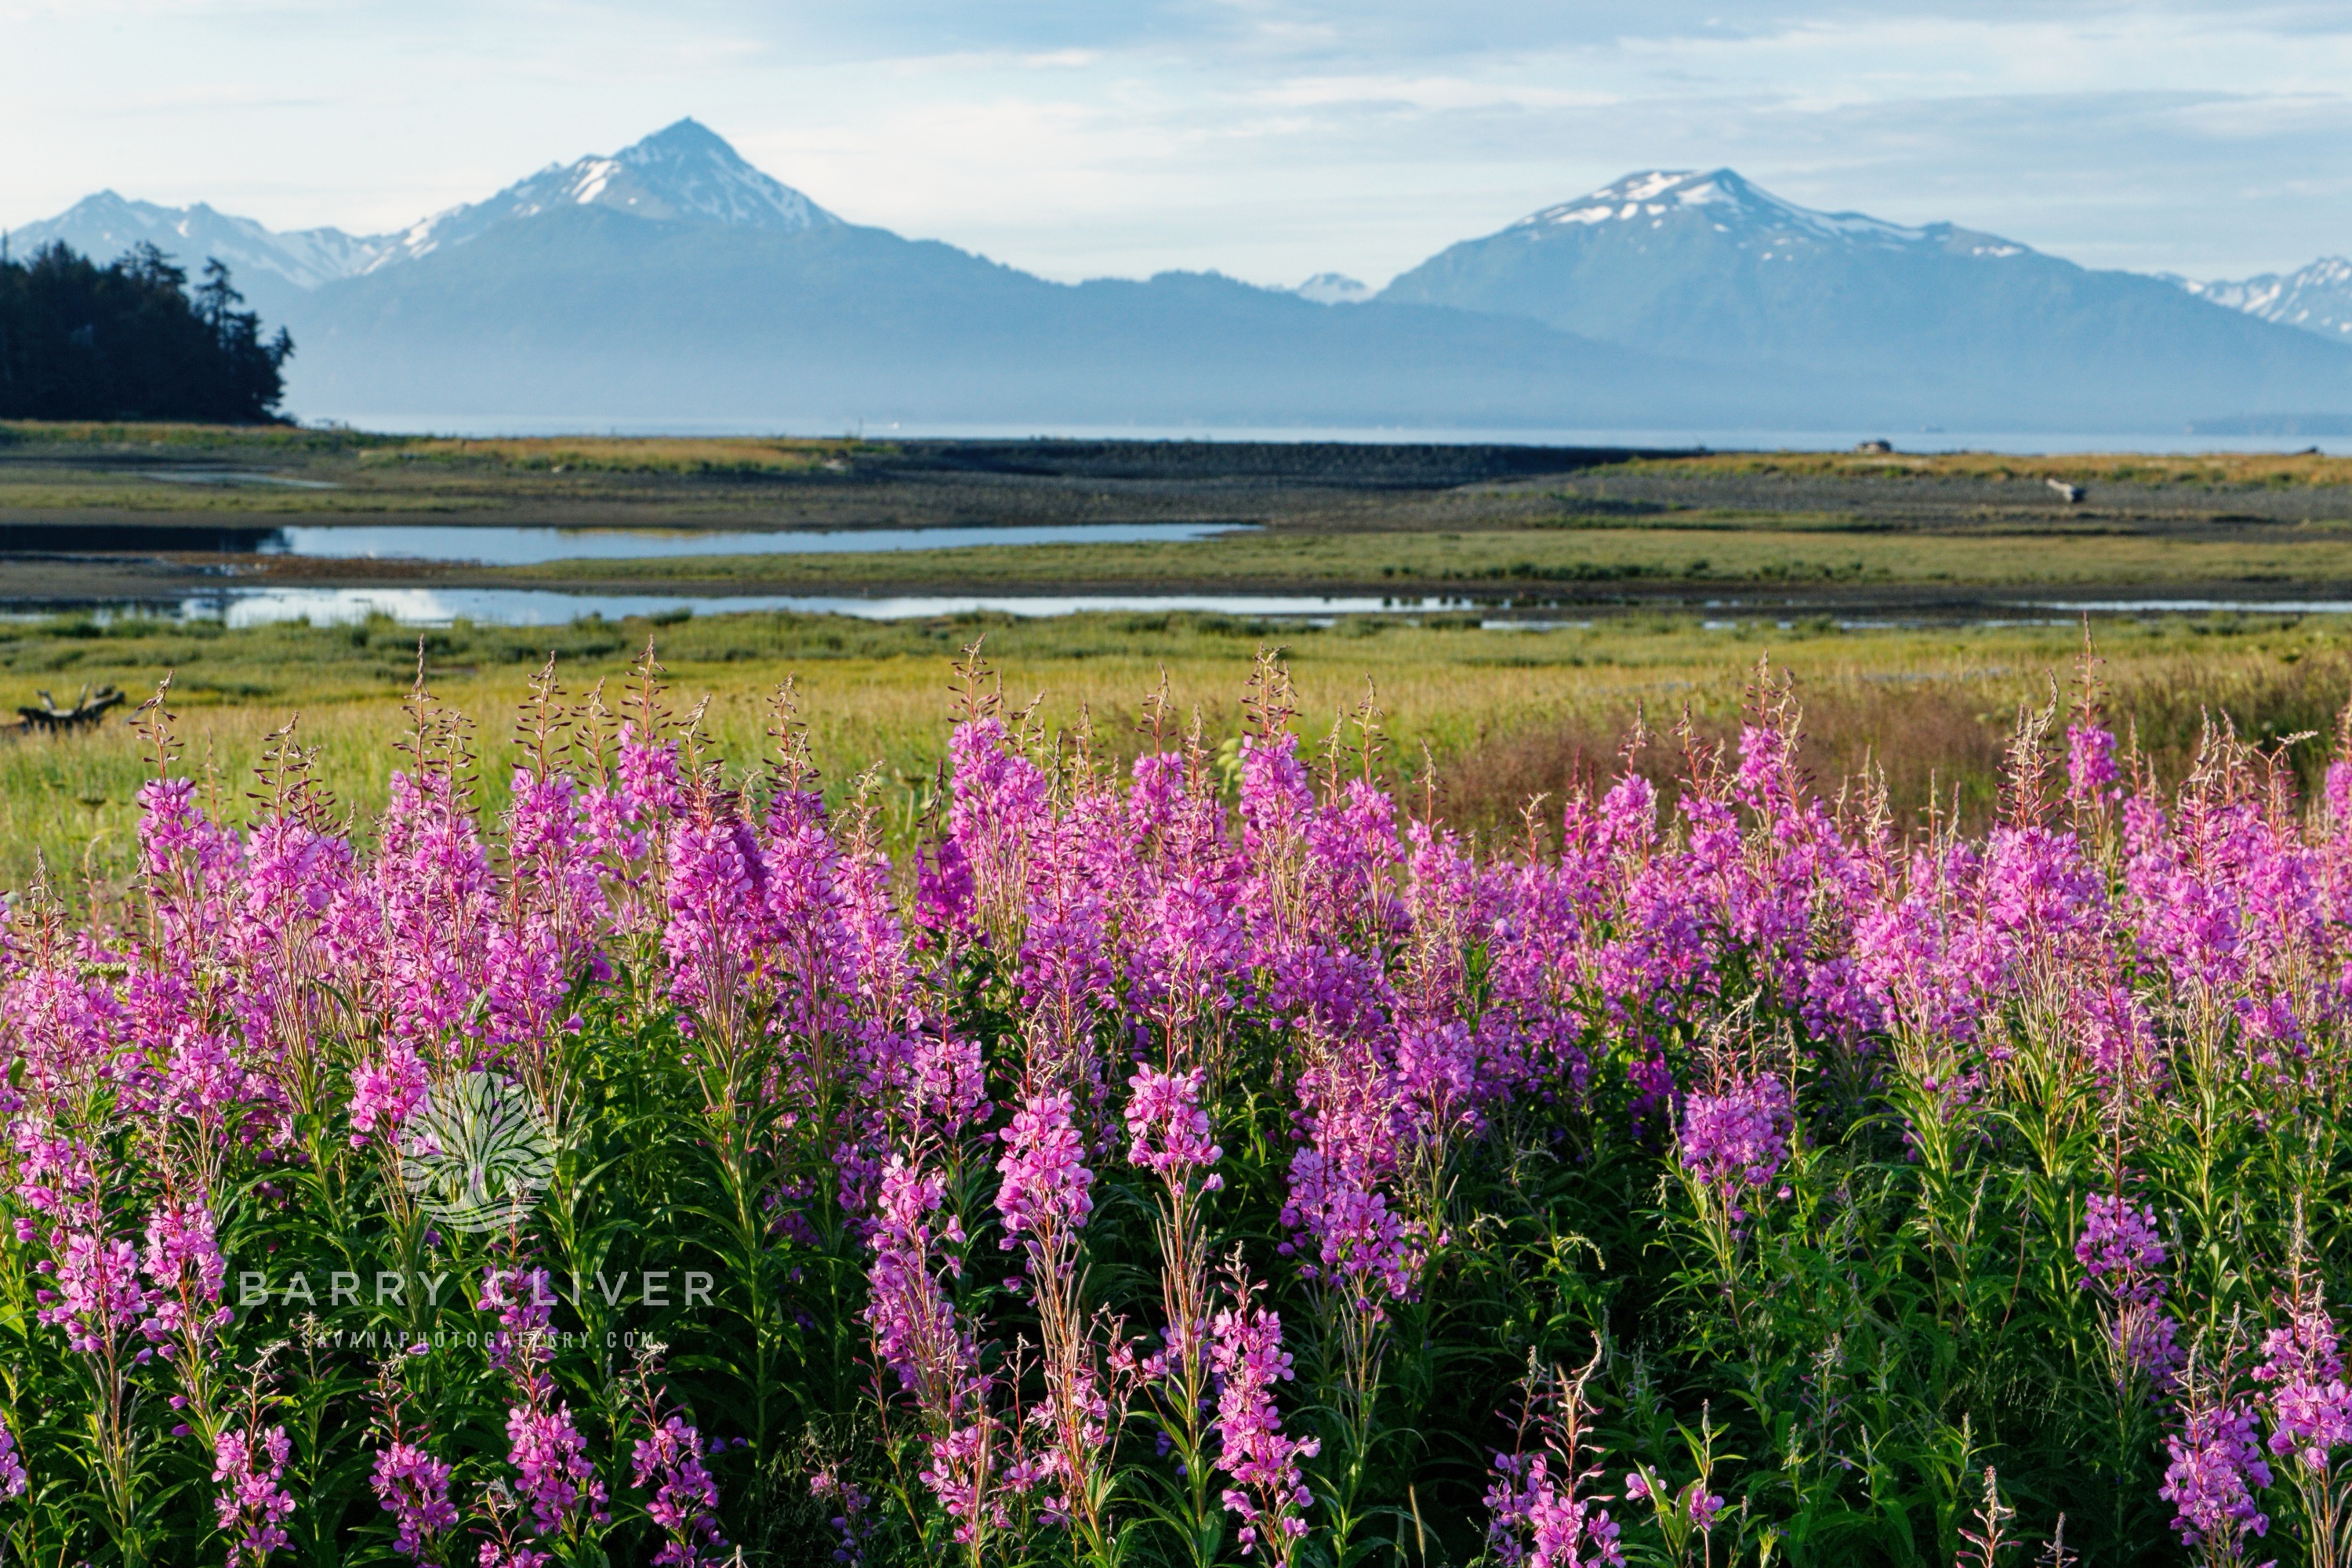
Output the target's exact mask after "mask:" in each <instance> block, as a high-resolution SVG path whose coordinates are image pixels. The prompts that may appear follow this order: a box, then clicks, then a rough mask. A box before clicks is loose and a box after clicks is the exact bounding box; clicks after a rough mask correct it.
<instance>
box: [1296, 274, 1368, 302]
mask: <svg viewBox="0 0 2352 1568" xmlns="http://www.w3.org/2000/svg"><path fill="white" fill-rule="evenodd" d="M1291 292H1292V293H1294V294H1296V295H1297V296H1298V297H1299V298H1300V299H1302V300H1313V301H1315V303H1317V304H1318V305H1360V304H1362V303H1363V302H1364V301H1365V300H1369V299H1370V298H1371V297H1372V290H1371V289H1370V287H1369V286H1367V285H1365V284H1363V283H1360V282H1358V281H1357V280H1356V279H1353V278H1350V277H1349V276H1348V275H1347V274H1346V273H1344V272H1318V273H1317V274H1316V275H1315V276H1314V277H1312V278H1309V279H1307V281H1306V282H1304V283H1301V284H1300V285H1299V286H1298V287H1297V288H1296V289H1292V290H1291Z"/></svg>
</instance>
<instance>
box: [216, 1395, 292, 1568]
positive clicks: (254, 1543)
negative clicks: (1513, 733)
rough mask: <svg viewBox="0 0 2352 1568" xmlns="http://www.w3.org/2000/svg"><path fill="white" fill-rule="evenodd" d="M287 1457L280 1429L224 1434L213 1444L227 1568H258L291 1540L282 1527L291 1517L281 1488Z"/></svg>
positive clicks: (288, 1451) (283, 1432) (289, 1449)
mask: <svg viewBox="0 0 2352 1568" xmlns="http://www.w3.org/2000/svg"><path fill="white" fill-rule="evenodd" d="M292 1452H293V1446H292V1444H290V1443H289V1442H288V1441H287V1437H286V1428H285V1427H283V1426H272V1427H270V1428H269V1429H268V1430H267V1431H257V1430H255V1429H253V1428H251V1427H247V1428H245V1429H243V1430H231V1431H226V1432H223V1433H222V1434H221V1435H220V1437H219V1439H218V1440H217V1441H215V1443H214V1445H213V1481H214V1483H215V1485H216V1486H217V1487H218V1488H219V1494H218V1500H217V1503H216V1511H217V1513H218V1515H219V1518H220V1527H221V1530H222V1531H223V1532H225V1533H226V1535H227V1536H228V1538H229V1556H228V1560H229V1563H230V1568H239V1565H241V1564H253V1565H255V1568H258V1565H259V1564H260V1563H265V1562H267V1561H268V1557H269V1554H270V1553H271V1552H276V1551H278V1550H279V1549H280V1548H282V1547H284V1546H286V1545H287V1544H288V1543H289V1541H290V1540H291V1539H292V1538H291V1537H289V1535H288V1534H287V1533H286V1530H285V1528H284V1526H285V1521H286V1519H287V1517H288V1516H289V1515H290V1514H291V1513H293V1511H294V1498H293V1495H292V1494H291V1493H289V1491H287V1490H286V1489H285V1487H284V1486H283V1485H282V1484H281V1482H282V1479H283V1478H284V1476H285V1473H286V1461H287V1458H289V1456H290V1455H291V1454H292Z"/></svg>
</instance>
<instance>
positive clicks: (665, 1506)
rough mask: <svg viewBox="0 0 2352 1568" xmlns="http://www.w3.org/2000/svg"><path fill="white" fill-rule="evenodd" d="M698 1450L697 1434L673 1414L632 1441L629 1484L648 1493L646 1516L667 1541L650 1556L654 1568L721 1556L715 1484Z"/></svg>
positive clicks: (686, 1566)
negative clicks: (649, 1497)
mask: <svg viewBox="0 0 2352 1568" xmlns="http://www.w3.org/2000/svg"><path fill="white" fill-rule="evenodd" d="M702 1447H703V1445H702V1436H701V1434H700V1433H698V1432H697V1431H696V1430H695V1429H694V1428H693V1427H692V1426H688V1424H687V1422H686V1421H685V1419H684V1418H683V1417H680V1416H677V1415H672V1416H669V1417H668V1418H667V1419H666V1420H664V1421H663V1422H662V1424H661V1425H660V1426H656V1427H655V1428H653V1429H652V1431H651V1432H650V1433H649V1434H648V1435H647V1436H643V1437H640V1438H638V1439H637V1440H636V1443H635V1448H634V1450H633V1453H632V1457H631V1459H630V1468H629V1484H630V1485H631V1486H633V1487H635V1488H636V1489H638V1490H639V1491H641V1492H649V1493H651V1494H652V1498H651V1500H650V1501H648V1502H647V1503H646V1516H647V1517H648V1518H650V1519H651V1520H652V1521H654V1522H655V1523H656V1524H657V1525H659V1526H661V1528H662V1531H663V1533H664V1534H666V1535H667V1537H668V1539H667V1541H665V1542H663V1543H662V1548H661V1550H660V1551H658V1552H655V1553H654V1555H653V1559H652V1561H653V1563H654V1564H655V1568H696V1565H697V1564H700V1563H717V1562H719V1560H720V1558H721V1557H722V1556H723V1555H724V1554H725V1552H726V1550H727V1542H725V1541H724V1540H722V1539H721V1538H720V1536H719V1512H718V1510H719V1483H718V1482H716V1481H714V1480H712V1479H710V1472H709V1469H707V1468H704V1466H703V1463H702Z"/></svg>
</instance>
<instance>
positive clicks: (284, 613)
mask: <svg viewBox="0 0 2352 1568" xmlns="http://www.w3.org/2000/svg"><path fill="white" fill-rule="evenodd" d="M1451 603H1452V602H1451V601H1449V600H1446V599H1442V598H1403V597H1399V598H1381V597H1378V596H1372V595H1356V596H1346V595H1307V594H1291V595H1283V594H913V595H887V596H883V595H877V596H873V597H866V596H862V595H847V594H844V595H807V594H729V595H690V594H565V593H559V592H556V591H554V590H551V589H543V588H298V587H287V588H232V589H226V590H223V591H217V592H208V593H203V594H192V595H187V596H186V597H184V598H183V599H181V600H179V601H177V602H176V603H172V604H165V605H150V606H146V610H147V613H150V614H152V613H157V612H159V611H160V612H161V613H163V614H166V615H171V616H178V617H181V618H184V619H191V620H193V619H213V620H221V621H226V623H227V624H228V625H230V626H262V625H267V624H268V623H270V622H274V621H292V620H303V619H307V620H309V621H310V622H312V623H313V624H328V623H335V624H342V623H348V622H352V621H363V620H366V619H368V618H369V617H370V616H390V617H391V618H392V619H394V620H395V621H399V622H401V623H403V624H404V625H407V626H447V625H448V624H449V623H451V622H452V621H457V620H467V621H473V622H476V623H478V624H482V625H488V626H568V625H569V624H571V623H572V622H573V621H576V620H582V619H584V618H586V617H588V616H604V618H606V619H608V620H619V619H622V618H623V617H625V616H723V615H731V614H735V613H737V612H740V611H744V610H767V611H785V612H789V613H792V614H796V615H807V616H856V617H857V618H859V619H861V620H873V621H892V620H910V619H920V618H923V617H926V616H957V615H970V614H972V613H974V612H978V611H993V612H996V613H999V614H1003V615H1008V616H1071V615H1081V614H1085V613H1087V612H1090V611H1091V612H1108V613H1128V614H1136V615H1150V614H1158V613H1178V612H1191V613H1196V614H1207V615H1229V616H1265V617H1273V618H1308V619H1311V618H1316V617H1322V616H1351V615H1375V614H1378V613H1380V612H1381V611H1382V610H1389V611H1421V610H1442V609H1445V608H1447V607H1449V605H1450V604H1451ZM131 609H132V607H131V606H121V607H119V608H118V609H117V610H116V612H115V613H116V614H124V613H131Z"/></svg>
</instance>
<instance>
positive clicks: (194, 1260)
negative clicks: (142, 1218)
mask: <svg viewBox="0 0 2352 1568" xmlns="http://www.w3.org/2000/svg"><path fill="white" fill-rule="evenodd" d="M145 1265H146V1269H147V1278H148V1279H149V1280H150V1281H151V1282H152V1284H153V1285H154V1287H155V1298H154V1312H153V1314H152V1316H151V1317H149V1318H148V1319H147V1321H145V1322H143V1323H142V1324H140V1325H139V1326H140V1330H141V1331H142V1332H143V1333H144V1334H146V1336H147V1337H148V1338H149V1339H151V1340H153V1341H156V1342H159V1343H160V1342H163V1341H164V1340H167V1339H170V1338H172V1337H173V1336H175V1335H177V1334H180V1333H182V1332H184V1331H189V1330H194V1331H195V1332H196V1333H198V1334H200V1335H201V1334H206V1333H209V1332H211V1331H214V1330H216V1329H221V1328H225V1327H226V1326H227V1324H228V1322H229V1321H230V1319H231V1318H232V1317H233V1316H234V1314H233V1313H232V1312H231V1311H230V1310H229V1309H228V1308H226V1307H221V1308H219V1310H217V1311H213V1312H206V1311H205V1310H204V1309H205V1308H206V1307H208V1306H214V1305H215V1304H216V1303H217V1302H218V1301H219V1300H220V1296H221V1285H222V1282H223V1281H224V1280H226V1279H227V1278H228V1260H227V1259H226V1258H223V1257H222V1256H221V1250H220V1244H219V1242H218V1241H216V1240H215V1238H214V1235H213V1215H212V1210H211V1209H209V1208H207V1207H205V1205H202V1204H164V1205H161V1206H160V1207H158V1208H157V1209H156V1210H155V1213H154V1214H153V1215H152V1216H151V1217H150V1218H149V1219H148V1221H147V1256H146V1258H145Z"/></svg>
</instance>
